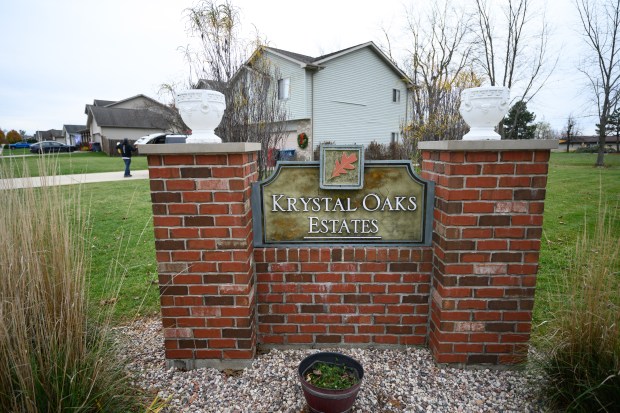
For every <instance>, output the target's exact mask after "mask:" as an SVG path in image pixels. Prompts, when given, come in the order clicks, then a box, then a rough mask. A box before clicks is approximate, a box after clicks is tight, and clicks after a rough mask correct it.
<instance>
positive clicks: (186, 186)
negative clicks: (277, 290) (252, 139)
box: [148, 153, 258, 368]
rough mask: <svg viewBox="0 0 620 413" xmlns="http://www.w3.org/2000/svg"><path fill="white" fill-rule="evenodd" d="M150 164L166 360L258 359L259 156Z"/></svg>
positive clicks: (158, 159) (188, 363)
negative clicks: (255, 231)
mask: <svg viewBox="0 0 620 413" xmlns="http://www.w3.org/2000/svg"><path fill="white" fill-rule="evenodd" d="M148 164H149V176H150V185H151V199H152V202H153V224H154V227H155V240H156V241H155V247H156V254H157V262H158V270H159V284H160V294H161V295H160V302H161V312H162V322H163V326H164V335H165V347H166V358H167V359H169V360H176V361H177V363H176V365H178V366H180V367H183V368H193V367H200V366H208V365H211V364H209V363H207V362H203V363H200V362H196V360H203V361H205V360H224V361H226V360H229V361H230V360H238V359H251V358H252V357H253V356H254V352H255V348H256V338H257V337H256V326H255V322H254V320H255V319H256V316H255V308H256V294H255V276H254V268H253V249H254V248H253V238H252V211H251V207H250V196H251V189H250V188H251V183H252V182H254V181H255V180H256V179H257V177H258V175H257V170H256V154H255V153H232V154H209V155H201V154H187V155H149V156H148ZM213 366H215V367H217V366H218V364H217V363H216V364H213Z"/></svg>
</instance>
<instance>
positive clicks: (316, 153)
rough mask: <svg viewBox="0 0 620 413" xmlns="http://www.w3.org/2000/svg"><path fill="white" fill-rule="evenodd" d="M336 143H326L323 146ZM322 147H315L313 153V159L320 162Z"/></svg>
mask: <svg viewBox="0 0 620 413" xmlns="http://www.w3.org/2000/svg"><path fill="white" fill-rule="evenodd" d="M334 143H335V142H333V141H325V142H323V143H322V144H321V145H333V144H334ZM321 145H316V146H315V147H314V152H313V153H312V156H313V159H314V160H315V161H318V160H320V159H321Z"/></svg>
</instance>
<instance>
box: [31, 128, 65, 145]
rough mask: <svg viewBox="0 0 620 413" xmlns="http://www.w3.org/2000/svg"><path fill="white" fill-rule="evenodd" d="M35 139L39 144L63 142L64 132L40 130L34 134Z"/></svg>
mask: <svg viewBox="0 0 620 413" xmlns="http://www.w3.org/2000/svg"><path fill="white" fill-rule="evenodd" d="M34 138H35V139H36V140H37V142H41V141H57V142H63V140H64V135H63V133H62V131H61V130H58V129H50V130H45V131H43V130H38V131H36V132H35V133H34ZM63 143H64V142H63Z"/></svg>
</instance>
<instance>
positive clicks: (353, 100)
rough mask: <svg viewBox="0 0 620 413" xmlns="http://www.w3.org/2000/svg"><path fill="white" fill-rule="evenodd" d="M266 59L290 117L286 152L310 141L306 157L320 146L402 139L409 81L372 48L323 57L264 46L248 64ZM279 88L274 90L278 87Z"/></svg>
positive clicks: (364, 46) (353, 48)
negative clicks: (302, 141) (303, 135)
mask: <svg viewBox="0 0 620 413" xmlns="http://www.w3.org/2000/svg"><path fill="white" fill-rule="evenodd" d="M256 58H267V59H269V62H270V63H271V64H272V66H273V67H274V68H275V69H276V70H275V73H277V76H278V79H277V92H278V98H279V99H280V100H281V101H282V102H283V103H284V105H285V108H286V110H287V113H288V124H287V132H288V136H287V138H286V140H285V142H284V144H283V149H296V150H298V151H299V148H298V145H297V136H298V134H300V133H302V132H305V133H306V134H307V135H308V137H309V140H310V142H309V145H308V149H306V155H308V154H309V153H311V151H312V149H313V148H314V147H316V146H317V145H319V144H320V143H321V142H325V141H333V142H335V143H338V144H364V145H368V144H369V143H370V142H372V141H377V142H379V143H384V144H387V143H390V142H391V141H398V140H399V139H400V130H401V127H402V125H404V124H405V123H406V121H407V101H408V99H407V97H408V91H409V88H410V87H411V86H412V82H411V80H410V79H409V78H408V77H407V75H406V74H405V73H404V72H403V71H402V70H400V69H399V68H398V67H397V66H396V65H395V64H394V63H393V62H392V61H391V60H390V59H389V58H388V57H387V56H386V55H385V54H384V53H383V52H382V51H381V50H380V49H379V48H378V47H377V46H376V45H375V44H374V43H372V42H368V43H364V44H360V45H357V46H353V47H349V48H347V49H343V50H340V51H337V52H334V53H330V54H327V55H323V56H319V57H310V56H305V55H301V54H298V53H293V52H289V51H286V50H281V49H276V48H273V47H262V48H261V49H259V50H257V51H256V52H255V54H254V56H252V58H250V59H249V60H248V63H247V66H248V67H251V65H252V63H251V62H253V61H254V59H256ZM274 86H276V85H274Z"/></svg>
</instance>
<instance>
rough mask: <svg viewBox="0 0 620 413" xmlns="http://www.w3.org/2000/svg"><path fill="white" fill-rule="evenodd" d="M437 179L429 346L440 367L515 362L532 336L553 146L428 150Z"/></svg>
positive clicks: (426, 171)
mask: <svg viewBox="0 0 620 413" xmlns="http://www.w3.org/2000/svg"><path fill="white" fill-rule="evenodd" d="M423 158H424V161H423V166H422V169H423V173H422V176H423V177H424V178H425V179H430V180H433V181H435V183H436V187H435V211H434V219H435V221H434V234H433V244H434V245H433V252H434V260H433V267H434V268H433V280H432V283H433V293H432V300H431V318H430V336H429V344H430V347H431V350H432V351H433V353H434V356H435V359H436V360H437V361H438V362H440V363H468V364H478V363H493V364H498V363H499V364H507V363H508V364H509V363H513V362H518V361H520V360H521V359H522V356H523V354H524V351H525V350H526V343H527V341H528V340H529V337H530V329H531V319H532V308H533V306H534V290H535V286H536V273H537V270H538V256H539V250H540V237H541V234H542V222H543V209H544V199H545V186H546V182H547V168H548V160H549V150H541V151H533V150H527V151H490V152H479V151H478V152H466V151H465V152H450V151H425V152H423Z"/></svg>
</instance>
